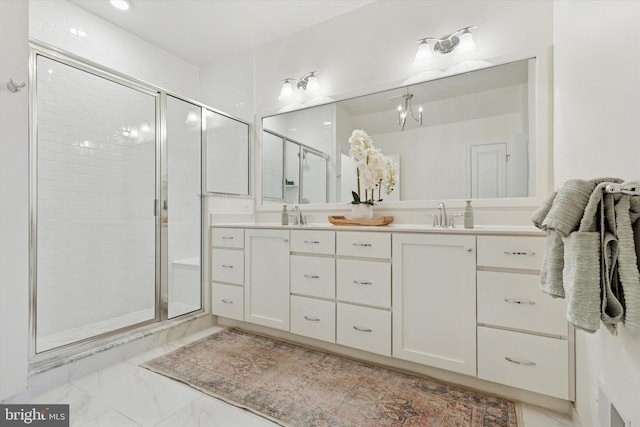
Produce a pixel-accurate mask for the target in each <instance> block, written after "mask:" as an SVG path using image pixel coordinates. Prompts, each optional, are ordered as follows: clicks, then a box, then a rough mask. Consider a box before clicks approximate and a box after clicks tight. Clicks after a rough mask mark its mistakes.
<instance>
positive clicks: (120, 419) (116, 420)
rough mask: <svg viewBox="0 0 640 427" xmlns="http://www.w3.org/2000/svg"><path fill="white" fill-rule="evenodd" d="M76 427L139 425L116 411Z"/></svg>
mask: <svg viewBox="0 0 640 427" xmlns="http://www.w3.org/2000/svg"><path fill="white" fill-rule="evenodd" d="M78 427H140V424H138V423H135V422H133V421H132V420H130V419H129V418H127V417H125V416H124V415H122V414H121V413H120V412H118V411H114V410H111V411H109V412H105V413H104V414H102V415H99V416H97V417H95V418H93V419H91V420H89V421H87V422H86V423H82V424H80V425H79V426H78Z"/></svg>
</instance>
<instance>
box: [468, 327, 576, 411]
mask: <svg viewBox="0 0 640 427" xmlns="http://www.w3.org/2000/svg"><path fill="white" fill-rule="evenodd" d="M478 378H482V379H484V380H489V381H493V382H496V383H500V384H506V385H509V386H513V387H518V388H522V389H525V390H531V391H534V392H536V393H542V394H546V395H549V396H554V397H558V398H560V399H568V398H569V381H568V378H569V346H568V343H567V341H566V340H562V339H556V338H547V337H541V336H537V335H529V334H523V333H519V332H511V331H504V330H500V329H491V328H485V327H482V326H479V327H478Z"/></svg>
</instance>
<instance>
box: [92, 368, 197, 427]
mask: <svg viewBox="0 0 640 427" xmlns="http://www.w3.org/2000/svg"><path fill="white" fill-rule="evenodd" d="M88 394H89V395H91V396H92V397H93V398H96V399H98V400H100V401H101V402H105V403H106V404H107V405H109V406H110V407H111V408H113V409H115V410H117V411H118V412H120V413H122V414H123V415H125V416H126V417H127V418H130V419H131V420H133V421H134V422H136V423H138V424H140V425H142V426H153V425H155V424H157V423H158V422H160V421H162V420H163V419H165V418H167V417H168V416H170V415H172V414H173V413H175V412H177V411H178V410H180V409H182V408H184V407H185V406H187V405H188V404H190V403H191V402H193V401H194V400H196V399H198V398H200V397H202V394H201V393H200V392H198V391H196V390H194V389H192V388H190V387H188V386H186V385H184V384H182V383H179V382H178V381H174V380H171V379H169V378H167V377H164V376H162V375H158V374H155V373H153V372H150V371H148V370H146V369H144V368H137V369H136V371H135V372H134V373H133V374H131V375H128V376H125V377H122V378H119V379H117V380H114V381H110V382H108V383H106V384H103V385H100V386H98V387H96V388H93V389H91V390H89V391H88Z"/></svg>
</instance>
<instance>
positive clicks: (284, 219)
mask: <svg viewBox="0 0 640 427" xmlns="http://www.w3.org/2000/svg"><path fill="white" fill-rule="evenodd" d="M281 223H282V225H289V212H288V211H287V205H283V206H282V221H281Z"/></svg>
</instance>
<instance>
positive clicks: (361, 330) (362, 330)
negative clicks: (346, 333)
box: [353, 326, 373, 332]
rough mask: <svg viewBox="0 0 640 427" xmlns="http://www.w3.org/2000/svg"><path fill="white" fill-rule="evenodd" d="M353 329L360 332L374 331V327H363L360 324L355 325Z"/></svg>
mask: <svg viewBox="0 0 640 427" xmlns="http://www.w3.org/2000/svg"><path fill="white" fill-rule="evenodd" d="M353 329H355V330H356V331H360V332H373V329H369V328H361V327H360V326H354V327H353Z"/></svg>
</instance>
